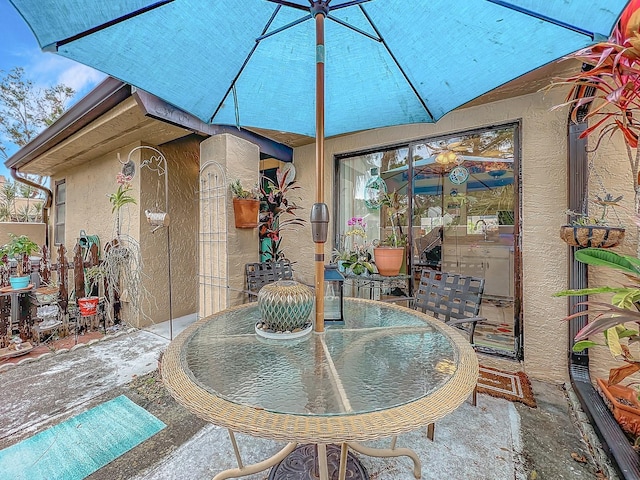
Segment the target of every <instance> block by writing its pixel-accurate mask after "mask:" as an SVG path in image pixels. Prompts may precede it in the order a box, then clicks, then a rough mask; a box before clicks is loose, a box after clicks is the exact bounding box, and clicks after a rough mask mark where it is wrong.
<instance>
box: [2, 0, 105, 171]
mask: <svg viewBox="0 0 640 480" xmlns="http://www.w3.org/2000/svg"><path fill="white" fill-rule="evenodd" d="M14 67H23V68H24V70H25V73H26V77H27V78H30V79H31V80H32V81H33V82H34V84H35V85H36V86H37V87H39V88H46V87H49V86H51V85H56V84H58V83H64V84H65V85H68V86H70V87H71V88H73V89H74V90H75V91H76V96H75V98H74V99H73V101H76V100H78V99H80V98H82V97H83V96H84V95H86V94H87V93H88V92H89V91H90V90H91V89H92V88H93V87H94V86H95V85H96V84H98V83H99V82H100V81H102V80H103V79H104V77H105V75H104V74H103V73H101V72H98V71H96V70H93V69H92V68H89V67H86V66H84V65H82V64H80V63H77V62H74V61H72V60H68V59H66V58H63V57H60V56H58V55H55V54H52V53H42V52H41V51H40V47H39V46H38V42H37V41H36V38H35V37H34V36H33V34H32V33H31V30H30V29H29V27H28V26H27V24H26V23H25V21H24V20H23V19H22V17H21V16H20V15H19V14H18V12H17V11H16V9H15V8H13V6H12V5H11V4H10V3H9V1H8V0H0V70H4V71H5V72H8V71H9V70H11V69H12V68H14ZM73 101H72V103H73ZM4 143H5V144H7V142H6V141H5V142H4ZM14 152H15V149H11V150H9V155H11V154H12V153H14ZM0 175H5V176H8V172H7V169H6V168H5V167H4V164H3V163H2V162H0Z"/></svg>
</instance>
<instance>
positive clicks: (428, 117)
mask: <svg viewBox="0 0 640 480" xmlns="http://www.w3.org/2000/svg"><path fill="white" fill-rule="evenodd" d="M10 2H11V3H12V4H13V5H14V6H15V7H16V8H17V9H18V10H19V12H20V13H21V15H22V16H23V18H24V19H25V20H26V22H27V23H28V24H29V26H30V27H31V29H32V31H33V33H34V34H35V36H36V37H37V39H38V42H39V44H40V46H41V47H42V48H43V49H45V50H52V51H55V52H57V53H58V54H59V55H62V56H65V57H68V58H71V59H73V60H76V61H78V62H80V63H83V64H86V65H90V66H91V67H93V68H96V69H97V70H101V71H103V72H105V73H107V74H109V75H111V76H113V77H116V78H119V79H121V80H123V81H125V82H127V83H130V84H132V85H135V86H136V87H138V88H141V89H142V90H145V91H148V92H150V93H152V94H154V95H156V96H158V97H160V98H162V99H164V100H165V101H167V102H169V103H171V104H173V105H175V106H177V107H179V108H181V109H183V110H186V111H187V112H190V113H192V114H194V115H196V116H198V117H199V118H200V119H202V120H203V121H205V122H211V123H215V124H227V125H236V124H238V125H241V126H243V127H260V128H266V129H272V130H280V131H284V132H291V133H298V134H303V135H308V136H313V135H314V133H315V128H316V119H315V103H314V89H315V63H316V48H315V25H314V21H313V18H312V15H311V12H310V2H309V1H308V0H289V1H280V0H275V1H265V0H243V1H237V0H232V1H214V2H201V1H195V0H173V1H171V0H169V1H157V0H155V1H151V0H119V1H117V2H104V1H103V0H48V1H46V2H42V1H41V0H10ZM326 3H327V4H328V5H327V15H328V19H327V21H326V22H325V49H324V50H325V52H326V54H325V57H326V59H325V70H326V71H325V75H326V92H327V95H326V102H325V112H326V113H325V116H326V122H325V124H326V132H325V134H326V136H332V135H336V134H341V133H345V132H352V131H359V130H367V129H371V128H376V127H383V126H389V125H398V124H407V123H419V122H434V121H436V120H438V119H439V118H441V117H442V116H443V115H445V114H446V113H447V112H449V111H450V110H452V109H454V108H456V107H458V106H460V105H462V104H464V103H466V102H468V101H470V100H472V99H474V98H476V97H478V96H479V95H482V94H483V93H485V92H487V91H489V90H492V89H494V88H496V87H498V86H500V85H502V84H503V83H506V82H508V81H510V80H512V79H514V78H516V77H518V76H520V75H523V74H525V73H527V72H529V71H531V70H534V69H536V68H538V67H540V66H542V65H544V64H546V63H548V62H550V61H552V60H555V59H557V58H559V57H561V56H563V55H565V54H567V53H570V52H573V51H575V50H578V49H580V48H583V47H585V46H587V45H589V44H592V43H594V40H600V39H603V38H605V37H608V35H609V34H610V32H611V30H612V27H613V26H614V24H615V22H616V20H617V18H618V16H619V15H620V13H621V12H622V10H623V8H624V6H625V5H626V3H627V0H574V1H563V2H554V1H549V0H537V1H536V0H511V1H509V2H507V1H501V0H428V1H410V2H409V1H404V0H396V1H393V0H371V1H362V0H356V1H345V0H333V1H329V2H326ZM296 22H299V23H296Z"/></svg>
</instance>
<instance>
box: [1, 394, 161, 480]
mask: <svg viewBox="0 0 640 480" xmlns="http://www.w3.org/2000/svg"><path fill="white" fill-rule="evenodd" d="M164 427H166V425H165V424H164V423H163V422H161V421H160V420H158V419H157V418H156V417H154V416H153V415H151V414H150V413H149V412H147V411H146V410H145V409H144V408H142V407H140V406H138V405H136V404H135V403H134V402H132V401H131V400H129V399H128V398H127V397H125V396H124V395H121V396H119V397H117V398H114V399H113V400H110V401H108V402H105V403H103V404H101V405H98V406H97V407H94V408H92V409H91V410H87V411H86V412H83V413H81V414H79V415H76V416H75V417H73V418H70V419H68V420H65V421H64V422H62V423H60V424H58V425H55V426H53V427H51V428H48V429H47V430H45V431H43V432H40V433H38V434H36V435H34V436H33V437H30V438H27V439H26V440H23V441H21V442H20V443H17V444H16V445H12V446H11V447H8V448H5V449H4V450H0V472H2V478H11V479H13V480H53V479H60V480H63V479H64V480H81V479H83V478H85V477H87V476H88V475H90V474H92V473H93V472H95V471H96V470H98V469H100V468H102V467H104V466H105V465H106V464H107V463H109V462H111V461H112V460H114V459H115V458H117V457H119V456H120V455H122V454H123V453H125V452H127V451H128V450H130V449H132V448H133V447H135V446H136V445H138V444H140V443H142V442H144V441H145V440H147V439H148V438H150V437H151V436H153V435H155V434H156V433H158V432H159V431H160V430H162V429H163V428H164Z"/></svg>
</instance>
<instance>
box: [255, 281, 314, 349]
mask: <svg viewBox="0 0 640 480" xmlns="http://www.w3.org/2000/svg"><path fill="white" fill-rule="evenodd" d="M313 300H314V295H313V291H312V290H311V289H310V288H309V287H307V286H306V285H303V284H301V283H299V282H296V281H294V280H280V281H278V282H274V283H270V284H268V285H265V286H264V287H262V289H260V292H259V293H258V309H259V310H260V318H261V321H260V322H258V323H257V324H256V333H257V334H258V335H260V336H263V337H267V338H297V337H301V336H304V335H306V334H307V333H309V332H310V331H311V327H312V324H311V319H310V316H311V311H312V310H313Z"/></svg>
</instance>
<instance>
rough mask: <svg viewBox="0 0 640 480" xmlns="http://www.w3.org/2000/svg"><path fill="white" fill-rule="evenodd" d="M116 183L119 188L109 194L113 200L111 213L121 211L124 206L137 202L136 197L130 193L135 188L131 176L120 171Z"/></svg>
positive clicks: (111, 200) (110, 199) (110, 200)
mask: <svg viewBox="0 0 640 480" xmlns="http://www.w3.org/2000/svg"><path fill="white" fill-rule="evenodd" d="M116 183H117V184H118V189H117V190H116V191H115V192H114V193H110V194H108V195H107V197H108V198H109V202H111V213H116V212H119V211H120V209H121V208H122V207H124V206H125V205H127V204H130V203H136V199H135V198H133V197H132V196H131V194H130V193H129V192H130V191H131V189H132V188H133V187H132V185H131V176H129V175H125V174H124V173H122V172H118V174H117V175H116Z"/></svg>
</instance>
